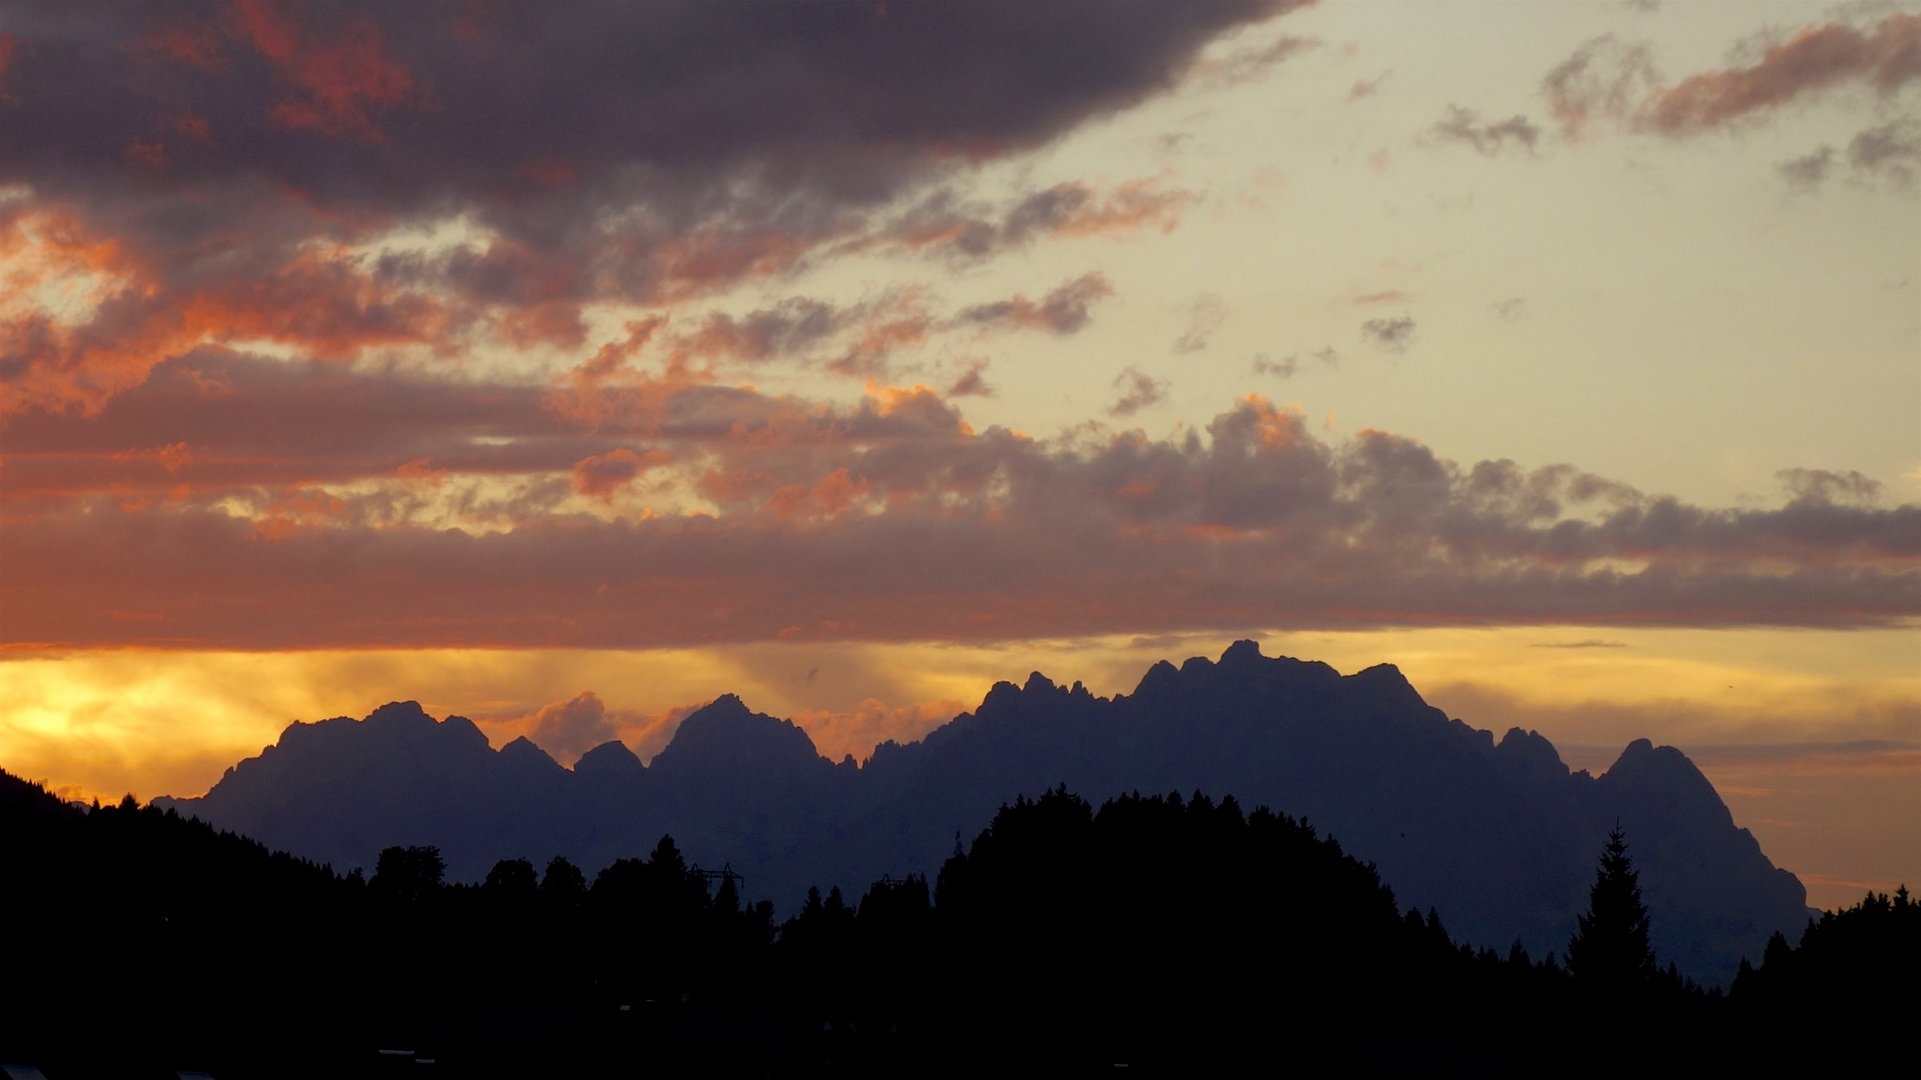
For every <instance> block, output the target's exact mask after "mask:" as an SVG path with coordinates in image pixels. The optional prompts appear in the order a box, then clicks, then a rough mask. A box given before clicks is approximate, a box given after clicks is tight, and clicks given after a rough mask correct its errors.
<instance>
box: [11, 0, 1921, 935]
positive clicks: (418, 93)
mask: <svg viewBox="0 0 1921 1080" xmlns="http://www.w3.org/2000/svg"><path fill="white" fill-rule="evenodd" d="M1918 620H1921V4H1915V3H1882V2H1852V3H1840V4H1833V3H1775V2H1763V0H1752V2H1748V0H1743V2H1728V3H1679V2H1673V0H1669V2H1663V3H1656V2H1652V0H1638V2H1632V0H1631V2H1619V3H1616V2H1606V0H1595V2H1591V3H1537V4H1524V3H1493V2H1489V3H1466V2H1462V3H1449V4H1431V3H1429V4H1421V3H1395V2H1377V3H1334V2H1327V3H1319V4H1314V3H1300V2H1290V0H1279V2H1275V0H1208V2H1193V3H1183V4H1178V5H1170V4H1161V3H1150V2H1146V0H1113V2H1106V3H1094V2H1085V3H1082V2H1063V3H1050V4H1030V3H1015V2H1009V3H990V2H977V3H968V4H920V3H915V4H901V3H863V4H854V3H834V4H815V3H778V4H751V3H736V4H705V3H649V4H640V5H632V4H614V3H586V2H583V3H579V4H571V5H565V6H548V5H529V4H517V3H504V2H490V0H438V2H435V0H427V2H421V3H415V4H408V5H395V4H384V3H345V2H340V3H296V2H292V0H234V2H231V3H229V2H221V3H197V2H196V3H186V2H166V0H161V2H154V3H142V4H132V3H102V4H85V5H75V4H70V3H63V2H54V0H45V2H35V0H0V767H5V768H7V769H8V770H10V771H12V772H15V773H18V774H22V775H25V776H28V777H30V778H34V779H39V780H43V781H45V782H47V783H48V784H49V785H51V786H52V787H54V788H55V789H56V790H60V791H62V792H65V793H67V794H70V795H75V796H87V795H92V794H103V795H106V796H108V797H114V796H115V795H116V794H117V793H120V792H133V793H135V794H136V795H138V796H139V797H141V798H150V797H152V796H154V795H160V794H176V795H187V794H198V793H200V792H203V791H205V790H206V788H207V787H208V786H209V785H211V784H212V783H214V782H215V781H217V780H218V779H219V777H220V775H221V773H222V771H223V770H224V769H225V768H226V767H227V766H229V765H231V764H233V763H234V762H235V761H237V760H238V759H240V758H241V757H244V756H247V755H250V754H254V753H257V752H258V751H259V750H260V748H261V747H262V746H264V745H267V744H269V743H271V742H272V741H273V740H274V739H275V738H276V736H277V735H278V733H279V731H280V730H281V729H282V728H284V727H285V726H286V725H287V724H288V723H290V722H292V721H295V720H314V719H320V718H323V717H328V716H335V715H353V716H360V715H364V714H365V713H367V712H369V711H371V709H372V708H373V707H375V706H377V705H379V704H381V703H384V702H386V701H390V700H404V699H416V700H419V701H421V702H422V704H423V705H425V706H426V707H427V708H428V709H429V711H430V712H433V713H434V714H435V715H446V714H461V715H466V716H469V717H472V718H473V719H474V720H475V721H476V722H478V723H479V724H480V725H481V726H482V728H483V730H485V731H487V733H488V734H489V736H490V738H492V739H493V741H494V743H495V744H496V745H501V744H504V743H505V742H506V741H508V740H510V739H512V738H513V737H515V736H516V735H520V734H527V735H529V736H530V737H532V738H533V739H534V740H535V741H536V742H538V743H540V744H541V745H542V746H544V747H545V748H546V749H548V750H549V752H551V753H553V754H554V755H555V757H556V758H557V759H559V760H560V761H562V762H563V763H564V764H571V763H572V761H573V760H574V759H575V758H576V757H578V755H579V754H580V753H581V752H583V751H584V750H586V749H587V748H588V747H590V746H592V745H595V744H597V743H599V742H601V741H604V740H606V739H610V738H619V739H621V740H623V741H625V742H626V743H627V744H628V745H629V746H632V747H633V748H635V750H636V751H637V752H639V753H641V754H642V755H643V756H649V755H651V754H652V753H653V752H656V751H658V750H659V748H660V747H661V746H662V745H664V744H665V742H666V740H667V739H668V738H669V737H671V734H672V730H673V727H674V725H675V724H676V723H677V722H678V720H679V718H680V717H682V716H684V715H686V714H687V712H689V711H691V709H693V708H695V707H698V706H699V705H700V704H702V703H704V702H707V701H710V700H712V699H713V698H714V697H716V696H718V695H720V694H721V693H726V692H736V693H739V694H741V695H742V696H743V697H744V698H745V700H746V701H747V702H748V704H749V705H750V706H752V707H753V708H755V709H757V710H759V711H763V712H768V713H772V714H775V715H779V716H785V717H791V718H793V719H794V720H796V722H798V723H800V724H801V725H802V726H803V727H805V728H806V729H807V730H808V731H809V733H810V734H811V735H812V736H813V737H814V739H815V741H816V743H817V744H818V745H819V746H820V747H821V748H822V750H823V752H825V753H827V754H829V755H830V756H833V757H836V758H838V757H840V756H841V755H843V754H853V755H854V756H855V757H856V758H860V757H864V756H865V754H866V753H867V752H868V751H869V750H870V749H871V748H872V746H873V745H874V744H875V743H876V742H878V741H880V740H883V739H887V738H896V739H901V740H906V739H911V738H915V737H918V736H919V735H921V734H923V733H925V732H926V731H928V730H930V729H931V728H933V727H934V726H937V725H938V724H940V723H942V722H944V721H945V720H947V719H949V718H951V717H952V716H954V715H955V714H956V713H959V712H961V711H963V710H967V709H970V708H972V707H973V706H974V705H975V704H977V703H978V702H979V700H980V698H981V696H982V695H983V694H984V693H985V691H986V690H987V689H988V688H989V687H990V686H991V685H992V684H993V683H994V682H996V681H999V680H1013V681H1017V682H1018V681H1020V680H1022V679H1024V678H1025V676H1026V673H1027V672H1029V671H1032V670H1039V671H1042V672H1044V673H1045V674H1047V675H1049V676H1050V677H1052V678H1054V679H1056V680H1057V681H1061V682H1063V683H1065V682H1072V681H1075V680H1081V681H1084V682H1085V683H1087V685H1088V686H1089V687H1090V688H1091V689H1093V690H1094V691H1095V692H1096V693H1101V694H1114V693H1124V692H1127V691H1130V690H1131V689H1132V688H1133V685H1134V683H1135V682H1136V681H1137V680H1138V679H1139V677H1140V675H1141V674H1142V673H1143V672H1144V671H1145V669H1146V668H1147V666H1148V665H1149V664H1151V663H1152V662H1153V661H1155V660H1157V659H1161V658H1172V659H1175V660H1177V661H1178V660H1179V659H1181V658H1184V657H1186V656H1191V655H1209V656H1217V655H1219V653H1220V652H1221V651H1222V650H1223V649H1224V648H1225V647H1226V646H1227V644H1229V643H1230V642H1232V641H1234V640H1236V639H1238V638H1253V639H1255V640H1258V641H1260V642H1261V643H1262V646H1263V649H1264V651H1265V652H1266V653H1267V654H1268V655H1291V656H1297V657H1301V658H1305V659H1317V660H1324V661H1326V662H1328V663H1331V664H1333V665H1335V666H1336V667H1337V668H1339V669H1341V670H1342V671H1348V672H1351V671H1356V670H1359V669H1361V668H1364V667H1367V666H1371V665H1373V664H1376V663H1384V662H1385V663H1394V664H1396V665H1398V666H1399V667H1400V668H1401V669H1402V670H1403V671H1404V672H1405V673H1407V675H1408V676H1409V678H1410V679H1411V680H1412V681H1413V682H1414V684H1415V686H1416V687H1417V688H1419V689H1420V690H1421V692H1422V693H1423V694H1424V696H1425V697H1426V698H1427V699H1428V700H1429V701H1430V702H1431V703H1433V704H1434V705H1436V706H1437V707H1440V708H1442V709H1444V710H1445V711H1447V712H1448V714H1449V715H1451V716H1456V717H1459V718H1460V719H1462V720H1464V721H1466V722H1468V723H1470V724H1472V725H1474V726H1476V727H1481V728H1489V729H1492V730H1494V731H1495V732H1497V733H1499V732H1501V731H1504V730H1506V729H1507V728H1508V727H1510V726H1520V727H1524V728H1530V729H1535V730H1539V731H1540V732H1542V733H1543V734H1545V735H1547V736H1548V737H1549V738H1550V739H1552V740H1553V741H1554V742H1555V743H1556V744H1557V745H1558V746H1559V747H1560V748H1561V750H1562V753H1563V757H1564V758H1565V759H1566V760H1568V761H1569V763H1570V764H1571V765H1574V766H1576V767H1582V768H1588V769H1590V770H1592V771H1595V772H1597V773H1598V772H1600V771H1602V770H1604V769H1605V768H1606V767H1607V765H1608V764H1609V763H1610V762H1611V761H1612V760H1613V758H1614V756H1616V755H1617V754H1618V753H1619V752H1620V749H1621V748H1622V747H1623V746H1624V745H1625V744H1626V743H1627V742H1628V741H1630V740H1631V739H1634V738H1639V737H1647V738H1651V739H1653V740H1654V741H1656V742H1657V743H1664V744H1672V745H1676V746H1679V747H1681V748H1682V749H1683V750H1685V751H1687V752H1688V753H1689V754H1690V755H1691V756H1692V757H1693V758H1694V759H1695V761H1696V762H1697V764H1699V765H1700V766H1701V767H1702V769H1703V770H1704V771H1705V772H1706V773H1707V775H1708V776H1709V778H1710V779H1711V780H1713V781H1714V782H1715V783H1716V785H1717V787H1718V788H1719V789H1720V790H1721V792H1722V794H1723V796H1724V797H1725V798H1726V800H1727V801H1728V803H1729V806H1730V808H1731V809H1732V811H1733V812H1734V815H1735V818H1736V821H1737V822H1738V823H1739V824H1741V825H1743V826H1745V827H1748V828H1750V829H1752V830H1753V831H1754V832H1755V834H1756V836H1757V837H1758V838H1759V839H1760V840H1761V843H1762V846H1763V848H1764V850H1766V851H1767V852H1768V853H1769V855H1770V856H1771V857H1773V858H1774V860H1775V861H1776V863H1777V864H1779V865H1784V866H1786V867H1788V868H1789V869H1792V870H1794V871H1795V872H1796V873H1798V874H1800V875H1801V876H1802V879H1803V880H1804V881H1805V882H1806V883H1807V884H1808V885H1809V888H1810V898H1811V901H1812V902H1814V903H1816V904H1819V905H1822V906H1835V905H1838V904H1845V903H1849V902H1851V901H1852V900H1854V899H1858V898H1859V895H1860V894H1861V892H1862V891H1863V890H1865V889H1868V888H1874V889H1892V888H1893V887H1894V886H1895V885H1897V884H1900V883H1901V882H1904V881H1905V882H1908V883H1909V884H1911V885H1921V634H1917V625H1918Z"/></svg>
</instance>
